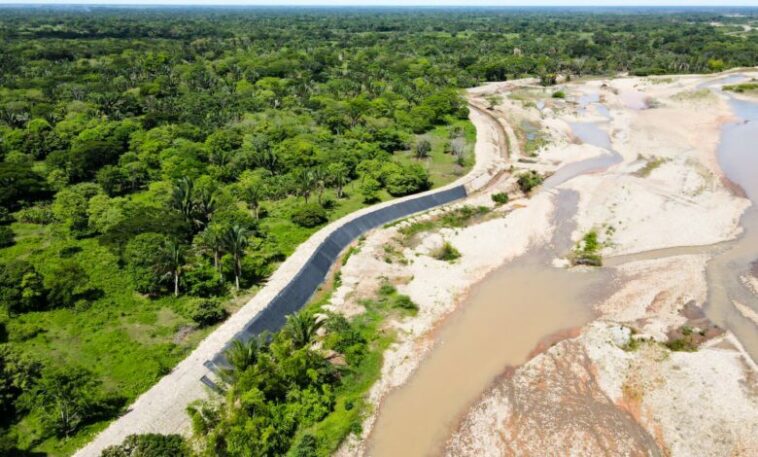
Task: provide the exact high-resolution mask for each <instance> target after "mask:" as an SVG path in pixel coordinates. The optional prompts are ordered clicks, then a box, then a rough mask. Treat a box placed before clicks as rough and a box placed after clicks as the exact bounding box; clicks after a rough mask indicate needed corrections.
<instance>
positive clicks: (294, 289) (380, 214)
mask: <svg viewBox="0 0 758 457" xmlns="http://www.w3.org/2000/svg"><path fill="white" fill-rule="evenodd" d="M464 197H466V187H465V185H463V184H461V185H459V186H456V187H453V188H451V189H447V190H444V191H441V192H438V193H433V194H429V195H422V196H419V197H418V198H414V199H410V200H404V201H400V202H398V203H397V204H394V205H391V206H385V207H382V208H379V209H377V210H375V211H372V212H370V213H367V214H363V215H361V216H359V217H357V218H355V219H353V220H351V221H349V222H347V223H346V224H344V225H343V226H341V227H339V228H337V229H336V230H334V231H333V232H332V233H330V234H329V236H328V237H327V238H326V239H325V240H324V241H322V242H321V244H320V245H319V246H318V248H316V250H315V252H314V253H313V254H312V255H311V257H310V258H309V259H308V260H307V261H306V263H305V264H304V265H303V267H302V268H301V269H300V271H299V272H298V273H297V274H296V275H295V277H293V278H292V281H290V283H289V284H288V285H287V286H285V287H284V288H283V289H282V290H281V291H280V292H279V293H278V294H277V295H276V296H275V297H274V299H273V300H271V301H270V302H269V303H268V305H266V307H265V308H264V309H263V310H261V312H260V313H258V315H256V316H255V317H254V318H253V319H252V320H251V321H250V322H249V323H248V324H247V325H246V326H245V328H244V329H243V330H242V331H240V332H239V333H237V334H236V335H235V336H234V338H233V340H232V341H234V340H240V341H247V340H248V339H250V338H252V337H253V336H255V335H258V334H260V333H262V332H264V331H276V330H279V329H280V328H281V327H282V326H283V325H284V323H285V322H286V316H287V315H289V314H292V313H294V312H297V311H298V310H300V309H301V308H302V307H303V306H305V304H306V303H308V301H309V300H310V298H311V297H312V296H313V294H314V293H315V292H316V290H317V289H318V287H319V285H321V283H323V282H324V280H325V279H326V276H327V274H328V273H329V269H330V268H331V266H332V265H333V264H334V262H336V261H337V258H338V256H339V255H340V253H341V252H342V251H343V250H344V249H345V248H346V247H347V246H348V245H349V244H350V243H352V242H353V241H354V240H356V239H357V238H358V237H359V236H361V235H363V234H364V233H366V232H368V231H369V230H372V229H375V228H377V227H380V226H382V225H384V224H386V223H388V222H392V221H395V220H398V219H402V218H404V217H407V216H410V215H412V214H415V213H419V212H422V211H426V210H429V209H432V208H435V207H437V206H440V205H445V204H447V203H451V202H453V201H456V200H460V199H462V198H464ZM232 341H229V343H227V345H225V346H224V350H225V349H226V348H228V347H229V346H230V345H231V344H232ZM212 361H213V364H214V365H222V366H223V365H225V361H224V351H223V350H222V351H221V352H219V353H218V354H216V355H215V356H214V358H213V360H212ZM206 382H207V381H206Z"/></svg>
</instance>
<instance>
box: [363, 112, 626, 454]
mask: <svg viewBox="0 0 758 457" xmlns="http://www.w3.org/2000/svg"><path fill="white" fill-rule="evenodd" d="M604 127H605V122H598V123H576V124H572V128H573V129H574V134H575V135H576V136H577V137H579V138H580V139H582V140H583V141H584V142H587V143H591V144H594V145H596V146H598V147H601V148H604V149H607V151H608V153H607V154H603V155H600V156H598V157H595V158H591V159H587V160H583V161H581V162H577V163H574V164H569V165H567V166H565V167H563V168H561V169H559V170H558V171H557V173H556V174H555V175H553V176H554V177H553V178H552V179H549V180H547V181H546V182H545V184H544V185H543V186H542V188H541V192H551V193H553V194H554V197H553V198H554V201H555V208H556V209H555V212H554V215H553V219H554V223H555V227H556V229H555V233H554V235H553V239H552V240H551V243H550V244H549V245H548V246H544V247H541V248H539V249H532V251H530V252H529V253H527V255H525V256H523V257H522V259H520V260H517V261H515V262H511V263H510V264H508V265H505V266H503V267H501V268H498V269H496V270H495V271H494V272H492V273H490V274H489V275H487V277H485V279H484V280H483V281H481V282H480V283H479V284H477V285H475V286H474V287H473V288H472V289H471V291H470V292H469V294H468V297H467V298H466V299H465V300H464V302H463V304H462V305H461V306H460V307H459V309H458V310H456V311H455V312H454V313H453V314H452V315H451V316H450V317H448V318H447V319H446V320H445V322H444V323H443V324H442V325H441V327H440V328H439V329H438V331H437V334H436V335H435V345H434V347H433V348H432V350H431V351H430V353H429V354H428V355H427V357H426V358H425V359H424V360H423V362H422V363H421V365H420V366H419V368H418V369H417V370H416V371H415V372H414V373H413V374H412V375H411V377H410V379H409V381H408V382H407V383H406V384H405V385H403V386H401V387H399V388H397V389H395V390H394V391H393V392H391V393H390V394H389V395H388V396H387V398H386V399H385V400H384V402H383V403H382V405H381V408H380V412H379V415H378V417H377V422H376V424H375V426H374V428H373V431H372V433H371V435H370V437H369V441H368V452H367V454H368V455H370V456H374V457H396V456H427V455H438V454H440V453H441V452H442V449H443V447H444V445H445V442H446V440H447V438H448V436H449V434H450V432H451V431H452V429H453V428H454V427H455V426H456V425H457V422H458V421H459V420H460V418H461V417H462V415H463V414H465V412H466V411H467V409H468V408H469V407H470V406H471V405H472V404H473V403H474V402H475V401H476V400H477V399H478V398H479V397H480V396H481V394H482V392H484V391H485V390H486V389H487V387H488V386H489V385H490V384H491V383H492V382H493V380H495V379H496V378H497V377H498V376H499V375H500V374H502V373H503V371H504V370H505V369H507V367H509V366H510V367H513V366H517V365H521V364H523V363H524V362H526V361H527V359H528V357H529V355H530V353H532V351H533V350H534V349H535V348H536V347H537V346H538V345H539V344H540V342H542V341H543V340H545V338H546V337H549V336H551V335H556V334H559V333H561V332H562V331H565V330H570V329H572V328H576V327H580V326H582V325H584V324H586V323H587V322H589V321H590V320H591V319H592V309H593V305H595V304H596V303H598V302H599V301H600V299H602V298H604V297H606V296H608V294H609V293H610V289H611V287H609V286H610V285H611V284H612V281H611V279H612V276H611V274H610V272H609V271H608V270H587V271H569V270H565V269H559V268H554V267H552V266H551V265H550V261H551V259H552V258H553V257H556V256H557V257H562V256H564V255H565V254H566V253H567V252H568V250H569V249H570V248H571V239H570V236H571V232H572V231H573V229H574V226H575V224H574V222H573V215H574V213H575V212H576V208H577V203H578V195H577V194H576V193H575V192H573V191H566V190H560V191H559V190H556V189H555V187H556V186H557V185H559V184H560V183H563V182H566V181H568V180H569V179H571V178H573V177H575V176H578V175H580V174H583V173H588V172H593V171H597V170H602V169H604V168H607V167H608V166H609V165H612V164H613V163H616V162H618V160H619V159H620V156H618V154H617V153H616V152H615V151H613V150H612V149H611V148H610V139H609V138H608V135H607V133H606V132H605V130H604V129H603V128H604Z"/></svg>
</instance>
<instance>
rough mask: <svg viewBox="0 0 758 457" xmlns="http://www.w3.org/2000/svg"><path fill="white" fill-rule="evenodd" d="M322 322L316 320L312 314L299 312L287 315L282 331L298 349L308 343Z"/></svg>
mask: <svg viewBox="0 0 758 457" xmlns="http://www.w3.org/2000/svg"><path fill="white" fill-rule="evenodd" d="M322 324H323V321H317V320H316V317H315V316H314V315H313V314H309V313H305V312H299V313H295V314H290V315H289V316H287V324H286V325H285V327H284V331H285V333H286V334H287V335H288V336H289V337H290V339H292V343H293V344H294V345H295V347H296V348H298V349H299V348H302V347H305V346H306V345H308V344H310V342H311V341H312V340H313V337H315V336H316V332H317V331H318V329H319V328H321V325H322Z"/></svg>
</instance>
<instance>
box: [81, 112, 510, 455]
mask: <svg viewBox="0 0 758 457" xmlns="http://www.w3.org/2000/svg"><path fill="white" fill-rule="evenodd" d="M469 118H470V119H471V121H472V122H473V123H474V125H475V126H476V128H477V141H476V145H475V147H474V154H475V158H476V163H475V165H474V168H473V169H472V170H471V171H470V172H469V173H468V174H467V175H465V176H463V177H461V178H460V179H458V180H456V181H455V182H453V183H450V184H448V185H446V186H444V187H441V188H438V189H433V190H430V191H427V192H424V193H421V194H416V195H409V196H406V197H402V198H398V199H394V200H391V201H387V202H383V203H380V204H377V205H373V206H370V207H367V208H363V209H361V210H359V211H356V212H354V213H351V214H349V215H347V216H345V217H343V218H341V219H339V220H337V221H334V222H332V223H331V224H329V225H327V226H326V227H324V228H322V229H321V230H319V231H318V232H316V233H315V234H313V235H312V236H311V237H310V238H309V239H308V240H306V241H305V242H304V243H302V244H301V245H300V246H298V248H297V249H296V250H295V252H294V253H293V254H292V255H291V256H289V257H288V258H287V259H286V260H285V261H284V262H283V263H282V265H280V266H279V268H278V269H277V270H276V271H275V272H274V274H273V275H272V276H271V278H269V280H268V282H267V283H266V286H265V287H263V288H262V289H261V290H260V291H259V292H258V293H257V294H256V295H255V297H253V298H252V299H251V300H250V301H249V302H247V303H246V304H245V305H244V306H243V307H242V308H240V309H239V310H238V311H237V312H236V313H234V314H233V315H232V316H231V317H230V318H229V319H227V320H226V321H225V322H224V323H223V324H221V325H220V326H219V328H218V329H216V330H215V331H214V332H213V333H211V334H210V335H208V336H207V337H206V338H205V339H204V340H203V341H202V342H201V343H200V344H199V345H198V347H197V348H196V349H195V350H194V351H192V353H191V354H190V355H189V356H187V358H185V359H184V360H182V361H181V362H180V363H179V364H178V365H177V366H176V367H175V368H174V369H173V370H172V371H171V372H170V373H169V374H167V375H166V376H164V377H163V378H161V379H160V380H159V381H158V382H157V383H156V384H155V385H154V386H153V387H151V388H150V389H149V390H148V391H147V392H145V393H143V394H142V395H141V396H139V397H138V398H137V399H136V400H135V401H134V403H132V404H131V405H130V406H129V408H128V410H127V412H126V413H125V414H123V415H122V416H121V417H119V418H118V419H116V420H114V421H113V422H112V423H111V424H110V425H109V426H108V427H107V428H106V429H105V430H103V431H102V432H101V433H100V434H99V435H97V436H96V437H94V439H93V440H92V441H91V442H90V443H88V444H87V445H86V446H85V447H83V448H81V449H79V450H78V451H77V453H76V454H75V456H77V457H98V456H99V455H100V453H101V452H102V450H103V449H104V448H106V447H108V446H112V445H115V444H119V443H120V442H121V441H123V439H124V438H126V437H127V436H129V435H132V434H140V433H162V434H169V433H179V434H184V435H186V434H189V433H190V431H191V430H190V428H191V427H190V426H191V423H190V418H189V416H188V415H187V413H186V408H187V406H188V405H189V404H191V403H192V402H194V401H196V400H200V399H203V398H206V397H207V395H208V388H209V387H213V386H214V385H215V384H214V383H213V381H212V379H213V378H214V377H215V375H214V374H213V370H214V369H215V368H216V366H217V365H218V364H222V363H223V353H224V350H225V349H226V348H227V347H228V346H229V345H230V344H231V342H232V341H234V340H235V339H241V340H245V339H248V338H250V337H251V336H253V335H256V334H258V333H260V332H261V331H264V330H276V329H278V328H280V327H281V325H282V324H283V323H284V322H285V317H286V316H287V315H288V314H291V313H293V312H296V311H297V310H299V309H300V308H302V306H304V305H305V304H306V303H307V302H308V300H309V299H310V297H311V296H312V295H313V293H314V292H315V291H316V289H317V288H318V286H319V285H320V284H321V283H322V282H323V280H324V278H325V277H326V274H327V273H328V271H329V268H330V267H331V265H332V264H333V263H334V261H335V260H336V259H337V258H338V256H339V254H340V253H341V252H342V251H343V250H344V248H345V247H347V246H348V245H349V244H350V243H352V242H353V241H354V240H355V239H357V238H358V237H359V236H361V235H363V234H364V233H366V232H368V231H370V230H372V229H375V228H378V227H381V226H382V225H384V224H386V223H388V222H391V221H394V220H397V219H401V218H404V217H407V216H410V215H413V214H417V213H420V212H423V211H427V210H430V209H432V208H436V207H439V206H441V205H445V204H448V203H451V202H454V201H458V200H461V199H463V198H465V197H467V196H468V195H471V194H472V193H475V192H476V191H478V190H481V189H484V188H486V187H487V186H488V184H489V183H490V182H491V181H493V179H497V178H498V177H500V176H501V175H502V174H503V173H504V172H505V171H506V169H507V166H508V161H507V159H506V157H505V155H506V150H505V149H503V145H505V144H506V140H505V135H506V134H505V132H504V130H503V126H502V125H500V123H499V122H498V121H497V120H496V119H495V118H494V117H492V116H491V115H490V114H489V113H488V112H487V111H486V109H484V108H482V107H480V106H476V105H470V110H469ZM484 128H486V129H489V130H490V131H488V132H486V134H483V132H481V129H484ZM491 138H498V141H497V142H496V144H493V142H492V141H491V140H490V139H491Z"/></svg>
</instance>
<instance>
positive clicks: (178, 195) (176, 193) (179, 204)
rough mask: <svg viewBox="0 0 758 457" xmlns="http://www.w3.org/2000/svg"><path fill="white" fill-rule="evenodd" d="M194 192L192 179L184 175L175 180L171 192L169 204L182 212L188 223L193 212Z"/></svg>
mask: <svg viewBox="0 0 758 457" xmlns="http://www.w3.org/2000/svg"><path fill="white" fill-rule="evenodd" d="M194 193H195V192H194V185H193V184H192V180H191V179H189V178H188V177H186V176H185V177H183V178H181V179H180V180H179V181H177V183H176V184H175V185H174V190H173V192H172V194H171V206H172V207H173V208H174V209H176V210H177V211H179V212H180V213H182V215H183V216H184V219H185V220H186V221H187V222H189V223H192V221H193V217H192V216H193V214H194V212H195V200H194V197H195V195H194Z"/></svg>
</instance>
